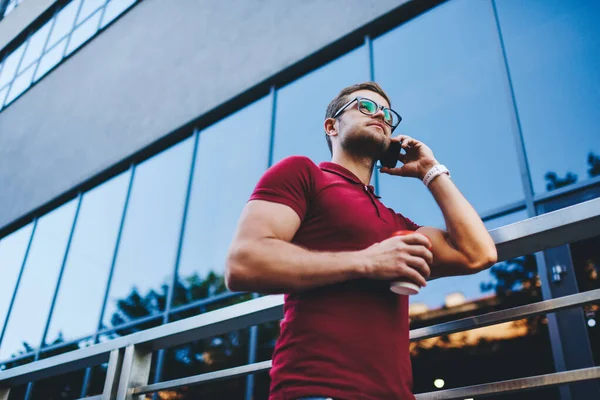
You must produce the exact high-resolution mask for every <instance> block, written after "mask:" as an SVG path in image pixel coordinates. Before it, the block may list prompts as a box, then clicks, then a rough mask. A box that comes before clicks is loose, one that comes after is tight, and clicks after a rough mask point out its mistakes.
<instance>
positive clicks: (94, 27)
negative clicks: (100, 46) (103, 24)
mask: <svg viewBox="0 0 600 400" xmlns="http://www.w3.org/2000/svg"><path fill="white" fill-rule="evenodd" d="M101 14H102V11H97V12H96V14H94V15H93V16H91V17H90V18H89V19H88V20H87V21H85V22H84V23H83V24H82V25H80V26H79V27H78V28H77V29H75V30H74V31H73V34H72V35H71V39H70V40H69V47H68V48H67V54H71V52H73V50H75V49H77V48H78V47H79V46H81V45H82V44H83V43H85V41H86V40H88V39H89V38H91V37H92V36H94V34H95V33H96V32H97V31H98V22H99V21H100V15H101Z"/></svg>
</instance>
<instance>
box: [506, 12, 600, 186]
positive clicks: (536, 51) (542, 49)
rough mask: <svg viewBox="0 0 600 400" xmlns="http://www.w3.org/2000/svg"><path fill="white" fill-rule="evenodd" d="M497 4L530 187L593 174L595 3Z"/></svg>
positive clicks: (598, 167) (596, 137)
mask: <svg viewBox="0 0 600 400" xmlns="http://www.w3.org/2000/svg"><path fill="white" fill-rule="evenodd" d="M496 4H497V9H498V17H499V20H500V28H501V31H502V35H503V38H504V44H505V47H506V55H507V59H508V65H509V68H510V74H511V78H512V83H513V86H514V92H515V98H516V103H517V108H518V111H519V117H520V120H521V128H522V131H523V137H524V140H525V148H526V151H527V158H528V161H529V167H530V171H531V179H532V183H533V188H534V191H535V192H536V193H544V192H546V191H548V190H554V189H556V188H559V187H562V186H566V185H569V184H570V183H574V182H575V181H577V180H578V181H583V180H586V179H588V178H590V177H592V176H599V175H600V133H599V132H598V126H599V125H600V113H599V112H598V105H599V104H600V74H599V73H598V71H600V41H599V40H598V37H600V25H599V24H598V21H599V20H600V2H598V1H597V0H576V1H560V0H531V1H519V0H502V1H497V2H496ZM590 154H591V157H590ZM594 155H595V157H594ZM594 165H595V168H594V167H593V166H594ZM569 173H570V174H569ZM548 174H549V175H548Z"/></svg>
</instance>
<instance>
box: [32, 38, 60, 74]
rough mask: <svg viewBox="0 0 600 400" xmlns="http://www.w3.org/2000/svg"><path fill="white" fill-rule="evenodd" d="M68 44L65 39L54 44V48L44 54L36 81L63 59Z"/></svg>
mask: <svg viewBox="0 0 600 400" xmlns="http://www.w3.org/2000/svg"><path fill="white" fill-rule="evenodd" d="M66 45H67V39H63V40H62V41H61V42H60V43H58V44H57V45H56V46H54V48H52V49H51V50H49V51H48V52H47V53H46V54H44V56H43V57H42V59H41V60H40V65H39V66H38V70H37V72H36V74H35V81H36V82H37V80H38V79H40V78H41V77H42V76H44V75H45V74H46V72H48V71H50V69H51V68H52V67H54V66H55V65H56V64H58V63H59V62H60V61H61V60H62V57H63V53H64V51H65V46H66Z"/></svg>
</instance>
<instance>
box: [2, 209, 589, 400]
mask: <svg viewBox="0 0 600 400" xmlns="http://www.w3.org/2000/svg"><path fill="white" fill-rule="evenodd" d="M490 234H491V235H492V237H493V239H494V242H495V243H496V248H497V250H498V261H504V260H508V259H511V258H514V257H518V256H521V255H526V254H531V253H534V252H537V251H540V250H543V249H547V248H551V247H555V246H559V245H563V244H567V243H571V242H575V241H578V240H583V239H587V238H590V237H593V236H596V235H599V234H600V199H595V200H590V201H587V202H585V203H580V204H577V205H574V206H571V207H567V208H563V209H561V210H558V211H554V212H552V213H548V214H544V215H541V216H538V217H534V218H530V219H527V220H524V221H520V222H517V223H515V224H511V225H507V226H504V227H502V228H499V229H495V230H492V231H491V232H490ZM595 302H600V289H598V290H593V291H589V292H584V293H579V294H575V295H570V296H565V297H560V298H555V299H552V300H546V301H540V302H537V303H533V304H528V305H525V306H521V307H516V308H512V309H507V310H502V311H497V312H492V313H488V314H484V315H479V316H474V317H469V318H465V319H460V320H455V321H451V322H447V323H442V324H439V325H435V326H430V327H425V328H420V329H415V330H412V331H411V332H410V340H411V341H417V340H422V339H427V338H431V337H436V336H441V335H447V334H451V333H455V332H461V331H466V330H470V329H474V328H481V327H485V326H489V325H494V324H500V323H503V322H507V321H514V320H519V319H522V318H525V317H531V316H535V315H541V314H547V313H551V312H556V311H559V310H564V309H568V308H573V307H580V306H582V305H585V304H590V303H595ZM282 317H283V296H282V295H274V296H267V297H261V298H257V299H254V300H249V301H246V302H243V303H240V304H236V305H233V306H229V307H226V308H222V309H219V310H216V311H212V312H209V313H206V314H202V315H198V316H195V317H190V318H187V319H184V320H180V321H176V322H172V323H169V324H166V325H162V326H159V327H156V328H151V329H148V330H145V331H142V332H138V333H134V334H131V335H128V336H124V337H120V338H117V339H114V340H111V341H108V342H105V343H100V344H97V345H94V346H90V347H87V348H83V349H79V350H75V351H71V352H68V353H65V354H61V355H57V356H54V357H51V358H47V359H43V360H40V361H36V362H33V363H30V364H26V365H23V366H19V367H15V368H12V369H9V370H7V371H3V372H0V400H6V399H8V395H9V393H10V388H11V387H14V386H17V385H20V384H24V383H27V382H30V381H36V380H39V379H46V378H51V377H53V376H57V375H61V374H65V373H68V372H71V371H76V370H81V369H84V368H87V367H91V366H95V365H99V364H102V363H105V362H107V361H108V370H107V374H106V380H105V384H104V391H103V394H102V395H99V396H94V397H88V398H87V399H103V400H112V399H118V400H129V399H137V398H142V397H143V396H141V395H144V394H147V393H153V392H157V391H160V390H166V389H174V388H178V387H183V386H189V385H195V384H201V383H206V382H211V381H217V380H221V379H229V378H234V377H239V376H244V375H248V374H253V373H256V372H260V371H266V370H268V369H269V368H270V367H271V361H264V362H259V363H255V364H248V365H243V366H240V367H235V368H228V369H223V370H220V371H215V372H210V373H204V374H200V375H194V376H190V377H187V378H181V379H175V380H170V381H165V382H160V383H155V384H148V380H149V375H150V365H151V361H152V353H153V352H154V351H156V350H159V349H164V348H170V347H174V346H178V345H182V344H185V343H189V342H192V341H196V340H199V339H202V338H208V337H212V336H215V335H220V334H223V333H227V332H231V331H235V330H239V329H244V328H248V327H250V326H254V325H259V324H262V323H265V322H269V321H273V320H277V319H281V318H282ZM598 378H600V367H593V368H585V369H579V370H571V371H561V372H556V373H552V374H547V375H540V376H531V377H526V378H521V379H514V380H508V381H502V382H493V383H487V384H482V385H475V386H468V387H463V388H457V389H449V390H442V391H436V392H431V393H422V394H418V395H416V397H417V399H418V400H450V399H465V398H469V397H475V396H485V395H489V394H499V393H510V392H514V391H521V390H528V389H534V388H541V387H547V386H556V385H562V384H565V383H571V382H578V381H585V380H591V379H598Z"/></svg>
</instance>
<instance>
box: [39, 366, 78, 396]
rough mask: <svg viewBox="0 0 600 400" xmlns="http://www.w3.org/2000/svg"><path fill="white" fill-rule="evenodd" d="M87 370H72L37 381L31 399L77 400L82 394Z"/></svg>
mask: <svg viewBox="0 0 600 400" xmlns="http://www.w3.org/2000/svg"><path fill="white" fill-rule="evenodd" d="M84 375H85V371H76V372H70V373H68V374H63V375H58V376H53V377H52V378H47V379H42V380H40V381H37V382H35V384H34V385H33V391H32V394H31V396H30V397H29V399H30V400H54V399H61V400H75V399H78V398H79V397H80V395H81V388H82V386H83V377H84Z"/></svg>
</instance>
